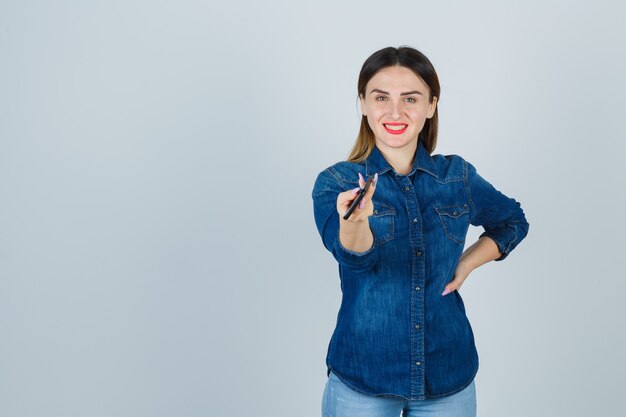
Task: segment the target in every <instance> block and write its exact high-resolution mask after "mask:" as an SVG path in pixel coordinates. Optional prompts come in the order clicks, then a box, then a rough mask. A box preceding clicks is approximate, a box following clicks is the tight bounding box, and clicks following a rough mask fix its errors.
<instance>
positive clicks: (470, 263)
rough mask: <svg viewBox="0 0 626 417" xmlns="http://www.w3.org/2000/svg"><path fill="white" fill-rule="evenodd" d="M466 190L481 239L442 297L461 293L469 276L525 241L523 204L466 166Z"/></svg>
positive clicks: (461, 262)
mask: <svg viewBox="0 0 626 417" xmlns="http://www.w3.org/2000/svg"><path fill="white" fill-rule="evenodd" d="M466 186H467V189H468V195H469V200H470V204H471V207H472V215H471V220H470V223H471V224H473V225H474V226H483V228H484V230H485V231H484V232H483V233H482V234H481V235H480V237H479V239H478V240H477V241H476V242H475V243H474V244H473V245H471V246H470V247H468V248H467V249H466V250H465V251H464V252H463V254H462V255H461V258H460V259H459V263H458V265H457V268H456V270H455V272H454V279H453V280H452V281H450V283H449V284H448V285H446V289H445V291H444V292H443V294H442V295H446V294H449V293H450V292H452V291H454V290H459V289H460V288H461V285H463V282H464V281H465V279H466V278H467V277H468V276H469V274H470V273H471V272H472V271H473V270H475V269H476V268H478V267H479V266H481V265H483V264H485V263H487V262H489V261H501V260H503V259H505V258H506V257H507V256H508V254H509V253H510V252H511V251H512V250H513V249H514V248H515V247H516V246H517V245H518V244H519V243H520V242H521V241H522V239H524V238H525V237H526V235H527V234H528V222H527V221H526V217H525V215H524V211H523V210H522V208H521V206H520V203H519V202H517V201H515V200H514V199H513V198H510V197H507V196H505V195H504V194H502V193H501V192H500V191H498V190H496V189H495V188H494V187H493V186H492V185H491V184H490V183H488V182H487V181H486V180H485V179H484V178H482V177H481V176H480V175H478V173H477V172H476V169H475V168H474V166H472V165H471V164H470V163H469V162H466Z"/></svg>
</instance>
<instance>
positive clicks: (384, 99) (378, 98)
mask: <svg viewBox="0 0 626 417" xmlns="http://www.w3.org/2000/svg"><path fill="white" fill-rule="evenodd" d="M386 100H387V97H386V96H378V97H376V101H386Z"/></svg>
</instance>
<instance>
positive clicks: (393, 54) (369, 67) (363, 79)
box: [348, 46, 441, 162]
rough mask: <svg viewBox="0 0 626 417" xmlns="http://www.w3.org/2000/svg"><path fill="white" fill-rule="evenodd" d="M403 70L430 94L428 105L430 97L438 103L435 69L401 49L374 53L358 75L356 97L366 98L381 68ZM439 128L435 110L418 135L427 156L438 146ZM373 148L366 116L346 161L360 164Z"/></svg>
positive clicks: (421, 56) (414, 51) (417, 53)
mask: <svg viewBox="0 0 626 417" xmlns="http://www.w3.org/2000/svg"><path fill="white" fill-rule="evenodd" d="M396 65H399V66H402V67H406V68H408V69H410V70H411V71H413V72H414V73H415V74H416V75H417V76H418V77H420V78H421V79H422V80H423V81H424V82H425V83H426V84H427V85H428V88H429V90H430V96H429V98H428V101H429V102H431V103H432V101H433V96H436V97H437V102H438V103H439V101H441V97H440V94H441V87H440V86H439V77H437V73H436V72H435V67H433V64H432V63H431V62H430V61H429V59H428V58H426V55H424V54H423V53H421V52H420V51H418V50H417V49H415V48H411V47H408V46H401V47H399V48H394V47H391V46H390V47H387V48H383V49H381V50H379V51H376V52H374V53H373V54H372V55H370V57H369V58H367V59H366V60H365V62H364V63H363V67H362V68H361V72H360V73H359V82H358V84H357V91H358V94H359V97H363V98H364V97H365V86H367V83H368V82H369V80H371V79H372V77H373V76H374V75H376V73H377V72H378V71H380V70H382V69H383V68H387V67H393V66H396ZM438 126H439V114H438V107H436V108H435V113H434V114H433V117H431V118H430V119H426V122H425V123H424V127H423V128H422V131H421V132H420V133H419V135H418V140H419V141H420V142H422V144H423V145H424V147H425V148H426V150H427V151H428V153H432V152H433V151H434V150H435V146H437V128H438ZM375 146H376V137H375V136H374V132H372V129H371V128H370V127H369V125H368V124H367V116H363V117H362V118H361V127H360V128H359V134H358V136H357V138H356V143H355V144H354V147H353V148H352V151H351V152H350V155H348V161H351V162H361V161H364V160H365V159H366V158H367V157H368V156H369V154H370V152H372V150H373V149H374V147H375Z"/></svg>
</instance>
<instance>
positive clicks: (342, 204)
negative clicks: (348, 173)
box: [337, 172, 378, 222]
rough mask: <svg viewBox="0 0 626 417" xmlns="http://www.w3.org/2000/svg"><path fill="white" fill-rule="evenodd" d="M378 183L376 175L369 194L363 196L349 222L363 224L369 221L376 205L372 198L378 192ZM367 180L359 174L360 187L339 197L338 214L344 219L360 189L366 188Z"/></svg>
mask: <svg viewBox="0 0 626 417" xmlns="http://www.w3.org/2000/svg"><path fill="white" fill-rule="evenodd" d="M377 182H378V174H375V175H374V180H373V181H372V184H371V185H370V187H369V189H368V190H367V193H365V195H364V196H363V199H362V200H361V202H360V203H359V206H358V207H357V208H356V209H355V210H354V211H353V212H352V214H351V215H350V217H349V218H348V220H346V221H349V222H362V221H365V220H367V218H368V217H369V216H371V215H372V214H373V213H374V204H373V203H372V196H373V195H374V192H375V191H376V183H377ZM365 183H366V181H365V179H364V178H363V175H361V173H360V172H359V187H356V188H354V189H352V190H348V191H344V192H342V193H339V194H338V195H337V212H338V213H339V215H340V216H341V217H342V219H343V215H344V214H345V213H346V212H347V211H348V208H349V207H350V204H352V201H354V199H355V198H356V196H357V194H358V192H359V190H360V189H362V188H363V187H364V186H365Z"/></svg>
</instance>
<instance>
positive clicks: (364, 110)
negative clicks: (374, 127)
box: [359, 95, 367, 116]
mask: <svg viewBox="0 0 626 417" xmlns="http://www.w3.org/2000/svg"><path fill="white" fill-rule="evenodd" d="M359 102H360V103H361V114H363V116H367V110H366V108H367V106H366V105H365V99H364V98H363V96H361V95H359Z"/></svg>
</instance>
